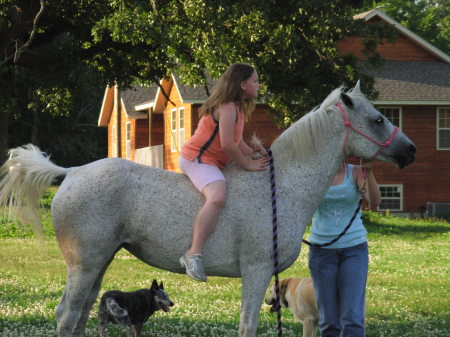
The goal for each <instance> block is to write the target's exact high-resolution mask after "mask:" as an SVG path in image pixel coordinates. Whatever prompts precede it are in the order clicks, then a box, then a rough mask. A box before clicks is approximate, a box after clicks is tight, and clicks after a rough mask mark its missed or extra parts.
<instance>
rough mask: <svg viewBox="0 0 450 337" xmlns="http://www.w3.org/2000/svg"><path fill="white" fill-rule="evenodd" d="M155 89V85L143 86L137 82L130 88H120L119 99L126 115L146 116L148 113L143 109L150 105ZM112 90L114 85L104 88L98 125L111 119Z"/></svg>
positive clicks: (105, 124)
mask: <svg viewBox="0 0 450 337" xmlns="http://www.w3.org/2000/svg"><path fill="white" fill-rule="evenodd" d="M157 89H158V86H157V85H153V86H151V87H145V86H143V85H140V84H139V85H136V86H134V87H133V88H131V89H127V90H121V91H120V99H121V102H122V104H123V106H124V107H125V112H126V114H127V117H128V118H135V119H136V118H137V119H139V118H148V113H147V112H143V110H146V109H148V108H150V107H151V105H152V104H153V102H154V100H155V96H156V92H157ZM114 90H115V89H114V87H106V89H105V94H104V96H103V102H102V107H101V109H100V116H99V118H98V126H107V125H108V123H109V120H110V119H111V114H112V111H113V107H114V95H115V93H114Z"/></svg>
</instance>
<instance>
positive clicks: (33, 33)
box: [13, 0, 45, 63]
mask: <svg viewBox="0 0 450 337" xmlns="http://www.w3.org/2000/svg"><path fill="white" fill-rule="evenodd" d="M40 3H41V8H39V11H38V12H37V14H36V16H35V18H34V20H33V29H32V30H31V33H30V37H29V38H28V41H27V42H25V44H24V45H23V46H22V47H20V48H17V43H18V42H17V41H16V52H15V54H14V61H13V63H17V62H18V61H19V57H20V54H22V52H23V51H24V50H25V49H26V48H28V47H29V46H30V45H31V43H32V42H33V40H34V37H35V36H36V34H37V31H38V28H39V27H38V23H39V19H40V18H41V16H42V14H43V13H44V9H45V3H44V0H40Z"/></svg>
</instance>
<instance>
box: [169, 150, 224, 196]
mask: <svg viewBox="0 0 450 337" xmlns="http://www.w3.org/2000/svg"><path fill="white" fill-rule="evenodd" d="M178 164H179V166H180V170H181V171H183V173H184V174H185V175H187V176H188V177H189V179H191V182H192V184H194V186H195V188H196V189H197V190H199V191H200V192H201V191H202V190H203V189H204V188H205V186H206V185H208V184H210V183H213V182H215V181H218V180H223V181H226V179H225V176H224V175H223V173H222V170H221V169H220V168H218V167H217V166H214V165H210V164H203V163H199V162H198V160H197V159H196V160H194V161H190V160H187V159H186V158H183V157H182V156H180V157H179V158H178Z"/></svg>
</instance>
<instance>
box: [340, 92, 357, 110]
mask: <svg viewBox="0 0 450 337" xmlns="http://www.w3.org/2000/svg"><path fill="white" fill-rule="evenodd" d="M341 100H342V103H344V104H345V105H346V106H347V107H349V108H350V109H353V108H354V107H355V105H354V104H353V100H352V99H351V98H350V96H349V95H347V94H346V93H344V92H341Z"/></svg>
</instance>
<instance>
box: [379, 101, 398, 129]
mask: <svg viewBox="0 0 450 337" xmlns="http://www.w3.org/2000/svg"><path fill="white" fill-rule="evenodd" d="M377 109H378V111H379V112H381V113H382V114H383V115H385V116H386V118H387V119H389V121H390V122H391V123H392V124H394V125H395V126H398V127H399V128H400V129H401V128H402V110H401V108H400V107H398V106H397V107H395V106H391V107H387V106H380V107H377Z"/></svg>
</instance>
